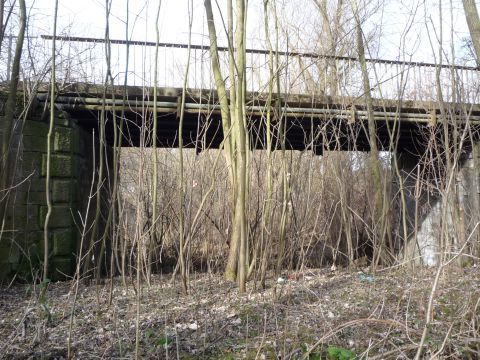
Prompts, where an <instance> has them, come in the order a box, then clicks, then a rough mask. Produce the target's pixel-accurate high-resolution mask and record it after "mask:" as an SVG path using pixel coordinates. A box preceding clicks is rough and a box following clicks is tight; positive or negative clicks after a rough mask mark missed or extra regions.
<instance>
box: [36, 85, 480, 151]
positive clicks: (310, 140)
mask: <svg viewBox="0 0 480 360" xmlns="http://www.w3.org/2000/svg"><path fill="white" fill-rule="evenodd" d="M109 93H111V94H112V95H111V96H110V97H109V98H108V99H106V100H104V96H103V90H102V88H100V87H95V86H88V85H79V84H76V85H75V86H74V87H73V88H72V89H71V90H68V91H64V92H62V93H61V94H60V95H59V96H58V97H57V99H56V104H57V107H58V109H59V110H64V111H66V112H68V113H69V114H70V115H71V117H72V118H75V119H76V120H77V121H78V124H79V126H81V127H82V128H83V129H85V130H87V131H90V132H91V131H92V130H95V132H96V133H97V134H98V133H99V123H100V120H99V119H100V118H101V113H102V112H103V113H104V116H105V128H106V141H107V143H108V144H109V145H110V146H112V145H113V142H114V131H113V130H114V126H115V125H116V126H118V127H120V123H121V122H123V124H122V125H121V126H122V141H121V146H133V147H139V146H145V147H149V146H151V145H152V135H151V134H152V128H153V107H154V104H153V93H152V91H151V90H150V91H147V92H146V90H145V89H144V88H138V87H128V88H127V89H126V90H125V89H124V88H121V87H118V88H115V89H113V90H111V91H110V92H109ZM158 94H159V95H158V97H157V104H156V105H157V113H158V130H157V146H159V147H177V146H178V126H179V116H180V106H181V94H182V91H181V89H174V88H161V89H159V90H158ZM265 98H266V95H265V94H258V93H249V94H248V96H247V99H248V102H247V106H246V114H247V119H248V121H247V124H248V125H247V126H248V128H249V133H250V146H251V148H252V149H265V148H266V130H267V129H266V120H265V117H266V109H267V106H266V100H265ZM38 99H39V101H40V103H42V102H44V101H45V100H46V99H47V95H46V94H43V95H42V94H40V95H39V96H38ZM444 108H446V109H448V111H449V114H448V115H449V116H458V127H457V129H456V131H460V132H461V129H462V128H464V125H465V124H466V121H465V117H466V114H468V122H469V124H474V125H475V126H478V125H480V106H477V105H475V106H473V105H463V106H462V108H458V106H454V105H449V104H445V105H444ZM444 115H445V114H443V113H442V111H440V109H439V106H438V104H437V103H427V102H412V101H406V102H400V101H391V100H376V101H374V118H375V122H376V128H377V141H378V146H379V149H380V150H383V151H398V152H409V153H412V154H418V155H421V154H423V153H424V152H425V149H426V147H428V146H429V143H428V139H429V138H431V135H432V131H433V132H436V133H437V134H438V136H440V137H441V136H443V131H442V116H444ZM122 119H123V120H122ZM271 119H272V120H271V129H270V131H271V133H272V134H273V140H272V144H273V145H272V146H273V147H274V149H279V148H280V147H281V144H282V141H281V140H282V136H281V135H280V133H279V130H280V128H281V127H280V124H281V123H283V125H284V126H285V148H286V149H287V150H312V151H313V152H315V153H316V154H322V152H323V151H324V150H325V151H331V150H336V151H369V150H370V145H369V144H370V142H369V139H368V130H367V128H368V127H367V111H366V106H365V105H364V104H363V100H362V99H355V98H344V97H341V98H334V97H325V96H318V97H315V96H300V95H295V94H281V95H279V96H275V95H274V97H273V101H272V107H271ZM475 136H477V135H475ZM222 140H223V130H222V123H221V116H220V105H219V101H218V96H217V94H216V92H215V91H210V90H209V91H207V90H194V89H190V90H188V91H187V96H186V101H185V117H184V127H183V143H184V146H185V147H186V148H196V149H198V151H202V150H204V149H207V148H219V147H220V146H221V143H222ZM465 144H466V145H468V142H465Z"/></svg>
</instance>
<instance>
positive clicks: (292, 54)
mask: <svg viewBox="0 0 480 360" xmlns="http://www.w3.org/2000/svg"><path fill="white" fill-rule="evenodd" d="M41 38H42V39H45V40H53V36H52V35H41ZM55 38H56V39H57V40H60V41H72V42H85V43H106V42H107V40H106V39H101V38H90V37H78V36H56V37H55ZM108 42H109V43H111V44H119V45H133V46H157V45H158V47H161V48H174V49H188V47H190V48H191V49H193V50H210V46H207V45H194V44H191V45H190V46H189V45H188V44H177V43H164V42H159V43H156V42H152V41H141V40H120V39H109V40H108ZM217 49H218V51H222V52H225V51H228V50H229V49H228V47H223V46H217ZM245 51H246V53H247V54H260V55H269V54H270V52H269V51H268V50H261V49H246V50H245ZM273 53H274V54H278V55H280V56H290V57H303V58H312V59H328V60H350V61H358V58H356V57H350V56H336V55H325V54H317V53H312V52H298V51H273ZM365 60H366V61H367V62H372V63H378V64H388V65H401V66H416V67H434V68H436V67H438V68H441V69H454V70H480V67H474V66H464V65H448V64H435V63H429V62H418V61H400V60H387V59H376V58H367V59H365Z"/></svg>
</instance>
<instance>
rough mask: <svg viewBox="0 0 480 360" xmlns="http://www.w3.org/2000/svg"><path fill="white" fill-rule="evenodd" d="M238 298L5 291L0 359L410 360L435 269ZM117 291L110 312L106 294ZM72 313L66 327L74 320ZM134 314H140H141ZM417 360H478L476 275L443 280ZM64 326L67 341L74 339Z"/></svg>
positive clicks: (231, 291) (274, 286) (286, 286)
mask: <svg viewBox="0 0 480 360" xmlns="http://www.w3.org/2000/svg"><path fill="white" fill-rule="evenodd" d="M286 275H287V277H288V279H287V280H286V281H285V282H283V283H281V284H280V283H279V282H278V280H277V279H276V278H272V279H270V280H269V282H268V283H267V289H265V290H263V289H259V288H257V289H255V286H254V282H253V281H252V282H250V283H249V284H248V285H249V292H248V294H246V295H243V296H240V295H239V294H238V290H237V288H236V286H235V284H232V283H230V282H228V281H225V280H223V279H222V277H221V276H220V275H208V274H196V275H193V276H192V279H191V282H190V286H191V288H190V294H189V295H184V294H183V293H182V291H181V284H180V283H179V282H176V283H171V280H170V278H169V277H167V276H165V277H162V276H155V277H154V279H153V281H152V284H151V286H150V287H148V286H147V285H146V284H145V285H143V287H142V294H141V301H140V305H139V306H137V305H138V297H137V294H136V290H135V287H134V285H133V280H132V281H130V282H127V287H125V286H124V285H122V282H121V279H115V280H114V284H113V287H112V286H111V284H110V283H108V282H107V283H106V284H104V285H101V286H100V285H92V286H85V285H79V288H78V293H77V294H78V296H77V300H76V303H75V306H74V293H75V287H74V286H72V283H71V282H59V283H51V284H49V285H48V288H47V292H46V297H45V298H44V299H42V298H41V297H39V294H40V292H41V287H40V286H38V285H37V286H33V285H14V286H12V287H10V288H3V289H0V358H2V359H63V358H67V356H68V350H67V349H68V345H67V344H68V339H69V334H71V355H72V358H75V359H98V358H106V359H131V358H134V357H135V349H136V332H137V331H136V330H137V325H136V324H137V321H138V330H139V331H138V351H139V356H140V357H141V358H147V359H148V358H152V359H300V358H307V359H308V358H309V359H334V360H336V359H337V360H344V359H345V360H349V359H410V358H413V357H414V356H415V353H416V351H417V348H418V344H419V342H420V339H421V337H422V332H423V329H424V324H425V319H426V316H427V309H428V302H429V297H430V293H431V287H432V283H433V279H434V277H435V270H434V269H417V270H415V271H407V270H404V269H384V270H381V271H379V272H377V273H376V274H374V275H373V274H369V273H366V272H362V271H350V272H349V271H346V270H336V271H331V270H330V269H312V270H305V271H302V272H301V273H287V274H286ZM111 288H113V292H112V296H111V300H112V301H111V304H110V305H109V298H110V296H109V295H110V289H111ZM72 314H73V317H72ZM137 314H138V315H137ZM431 316H432V321H431V324H430V325H429V326H428V333H427V336H426V341H425V344H424V347H423V353H422V357H421V358H422V359H423V358H428V359H429V358H432V357H435V356H437V358H438V359H447V358H448V359H480V339H479V336H480V267H470V268H463V269H454V268H449V269H448V272H445V274H443V275H442V276H441V277H440V282H439V286H438V289H437V291H436V293H435V297H434V301H433V309H432V312H431ZM70 324H71V332H70V330H69V329H70Z"/></svg>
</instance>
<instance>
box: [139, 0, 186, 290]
mask: <svg viewBox="0 0 480 360" xmlns="http://www.w3.org/2000/svg"><path fill="white" fill-rule="evenodd" d="M161 7H162V1H161V0H159V2H158V7H157V16H156V18H155V35H156V40H155V65H154V66H155V68H154V70H153V134H152V136H153V144H152V145H153V177H152V186H153V191H152V193H153V195H152V197H153V199H152V225H151V230H150V242H149V246H148V254H147V283H148V285H149V286H150V279H151V275H152V256H153V251H154V245H155V242H156V237H157V198H158V154H157V124H158V113H157V111H158V110H157V99H158V88H157V87H158V48H159V42H160V29H159V28H158V22H159V19H160V8H161ZM179 147H180V144H179Z"/></svg>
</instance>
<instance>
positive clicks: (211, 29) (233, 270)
mask: <svg viewBox="0 0 480 360" xmlns="http://www.w3.org/2000/svg"><path fill="white" fill-rule="evenodd" d="M204 5H205V12H206V14H207V22H208V34H209V38H210V56H211V61H212V71H213V75H214V78H215V87H216V89H217V94H218V99H219V102H220V111H221V116H222V129H223V135H224V137H225V140H224V151H225V161H226V164H227V168H228V174H229V179H230V187H231V189H232V196H231V198H232V202H231V204H232V206H233V229H232V233H231V235H230V248H229V252H228V258H227V264H226V267H225V277H226V278H227V279H229V280H231V281H235V280H236V278H237V264H238V249H239V246H240V243H239V237H238V236H237V228H236V217H235V211H236V189H237V185H236V178H237V174H236V168H237V166H236V164H235V141H236V139H235V137H234V136H233V131H232V130H233V128H232V117H231V113H230V105H229V102H228V97H227V91H226V86H225V81H224V79H223V76H222V73H221V70H220V61H219V58H218V48H217V33H216V29H215V22H214V19H213V12H212V4H211V2H210V0H205V1H204ZM228 6H229V7H231V6H232V4H231V1H229V3H228ZM228 12H229V13H233V12H232V9H229V10H228ZM229 16H230V15H229ZM229 38H230V37H229ZM229 52H230V53H231V52H232V49H231V48H230V50H229ZM232 56H233V55H231V54H230V55H229V57H230V66H232V64H233V63H234V62H233V57H232ZM230 72H231V71H230ZM234 79H235V77H233V78H232V79H230V81H231V86H232V87H233V86H234V85H235V80H234ZM230 100H231V99H230Z"/></svg>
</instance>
